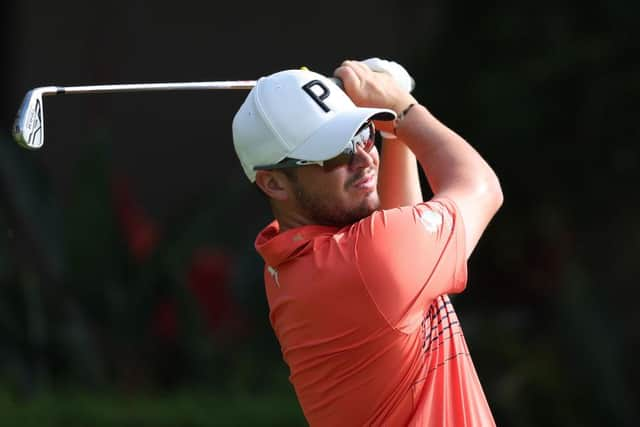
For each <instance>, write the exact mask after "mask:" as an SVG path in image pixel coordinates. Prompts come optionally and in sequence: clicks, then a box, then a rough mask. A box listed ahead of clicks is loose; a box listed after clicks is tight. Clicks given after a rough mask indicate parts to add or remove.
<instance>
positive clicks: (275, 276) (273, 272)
mask: <svg viewBox="0 0 640 427" xmlns="http://www.w3.org/2000/svg"><path fill="white" fill-rule="evenodd" d="M267 271H269V274H271V277H272V278H273V281H274V282H276V286H277V287H280V281H279V280H278V270H276V269H275V268H273V267H271V266H270V265H268V266H267Z"/></svg>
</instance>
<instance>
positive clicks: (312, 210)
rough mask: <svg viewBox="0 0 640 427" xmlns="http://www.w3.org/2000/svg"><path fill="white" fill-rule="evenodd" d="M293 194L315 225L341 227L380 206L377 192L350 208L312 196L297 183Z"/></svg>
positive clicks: (369, 213) (361, 217)
mask: <svg viewBox="0 0 640 427" xmlns="http://www.w3.org/2000/svg"><path fill="white" fill-rule="evenodd" d="M295 196H296V200H297V202H298V204H299V206H300V208H301V209H302V210H303V211H304V212H305V214H306V215H307V216H308V218H310V219H311V220H312V221H313V223H314V224H317V225H328V226H332V227H340V228H342V227H344V226H347V225H351V224H353V223H355V222H357V221H360V220H361V219H363V218H366V217H367V216H369V215H371V214H372V213H373V212H374V211H376V210H377V209H379V208H380V199H379V198H378V193H377V192H374V193H371V194H369V195H368V197H366V198H364V199H363V200H362V202H361V203H360V204H359V205H357V206H356V207H355V208H352V209H348V208H346V207H344V206H336V205H332V204H330V203H329V202H327V201H326V200H325V199H324V198H322V197H313V196H311V195H310V194H308V193H307V192H305V191H304V190H303V189H302V187H301V186H299V185H295Z"/></svg>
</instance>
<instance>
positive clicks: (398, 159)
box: [378, 139, 423, 209]
mask: <svg viewBox="0 0 640 427" xmlns="http://www.w3.org/2000/svg"><path fill="white" fill-rule="evenodd" d="M378 193H379V194H380V204H381V207H382V209H391V208H397V207H399V206H412V205H416V204H418V203H420V202H422V201H423V198H422V189H421V188H420V177H419V175H418V162H417V161H416V156H415V155H414V154H413V153H412V152H411V150H410V149H409V147H407V145H406V144H405V143H404V142H402V141H401V140H399V139H396V140H387V141H384V142H383V144H382V153H381V155H380V170H379V173H378Z"/></svg>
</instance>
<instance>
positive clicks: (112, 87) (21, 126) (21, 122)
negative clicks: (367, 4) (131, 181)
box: [12, 58, 415, 150]
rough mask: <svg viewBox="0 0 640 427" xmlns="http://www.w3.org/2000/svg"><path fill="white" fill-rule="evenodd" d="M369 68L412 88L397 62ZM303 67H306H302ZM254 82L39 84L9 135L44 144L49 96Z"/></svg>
mask: <svg viewBox="0 0 640 427" xmlns="http://www.w3.org/2000/svg"><path fill="white" fill-rule="evenodd" d="M363 63H364V64H366V65H367V66H368V67H369V68H370V69H371V70H373V71H376V72H386V73H389V74H390V75H391V76H392V77H393V78H394V79H395V80H396V82H398V84H400V85H401V86H403V87H405V88H406V89H407V90H408V91H412V90H413V89H414V87H415V81H414V80H413V78H412V77H411V76H410V75H409V73H408V72H407V71H406V70H405V69H404V68H403V67H402V66H401V65H400V64H398V63H396V62H393V61H386V60H383V59H380V58H369V59H367V60H365V61H363ZM302 68H306V67H302ZM330 79H331V80H332V81H333V82H334V83H336V84H337V85H338V86H340V87H343V86H342V82H341V81H340V79H337V78H335V77H330ZM255 85H256V81H255V80H227V81H213V82H187V83H134V84H109V85H92V86H42V87H37V88H34V89H31V90H30V91H28V92H27V94H26V95H25V97H24V100H23V101H22V105H21V106H20V109H19V110H18V114H17V116H16V120H15V122H14V125H13V131H12V133H13V138H14V139H15V141H16V142H17V143H18V145H20V146H21V147H24V148H27V149H29V150H37V149H39V148H41V147H42V145H43V144H44V106H43V102H42V99H43V97H45V96H50V95H71V94H78V93H80V94H87V93H118V92H156V91H173V90H229V89H245V90H247V89H251V88H253V87H254V86H255Z"/></svg>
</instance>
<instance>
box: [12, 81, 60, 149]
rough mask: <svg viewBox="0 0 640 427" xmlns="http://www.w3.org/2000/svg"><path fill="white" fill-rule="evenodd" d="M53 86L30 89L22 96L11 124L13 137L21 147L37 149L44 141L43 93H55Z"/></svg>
mask: <svg viewBox="0 0 640 427" xmlns="http://www.w3.org/2000/svg"><path fill="white" fill-rule="evenodd" d="M55 91H56V88H55V87H53V86H47V87H39V88H35V89H32V90H30V91H29V92H27V94H26V95H25V97H24V100H23V101H22V105H21V106H20V109H19V110H18V115H17V116H16V120H15V122H14V124H13V138H14V140H15V141H16V142H17V143H18V145H20V146H21V147H24V148H27V149H29V150H37V149H39V148H40V147H42V144H43V142H44V114H43V103H42V97H43V95H46V94H49V93H55Z"/></svg>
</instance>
